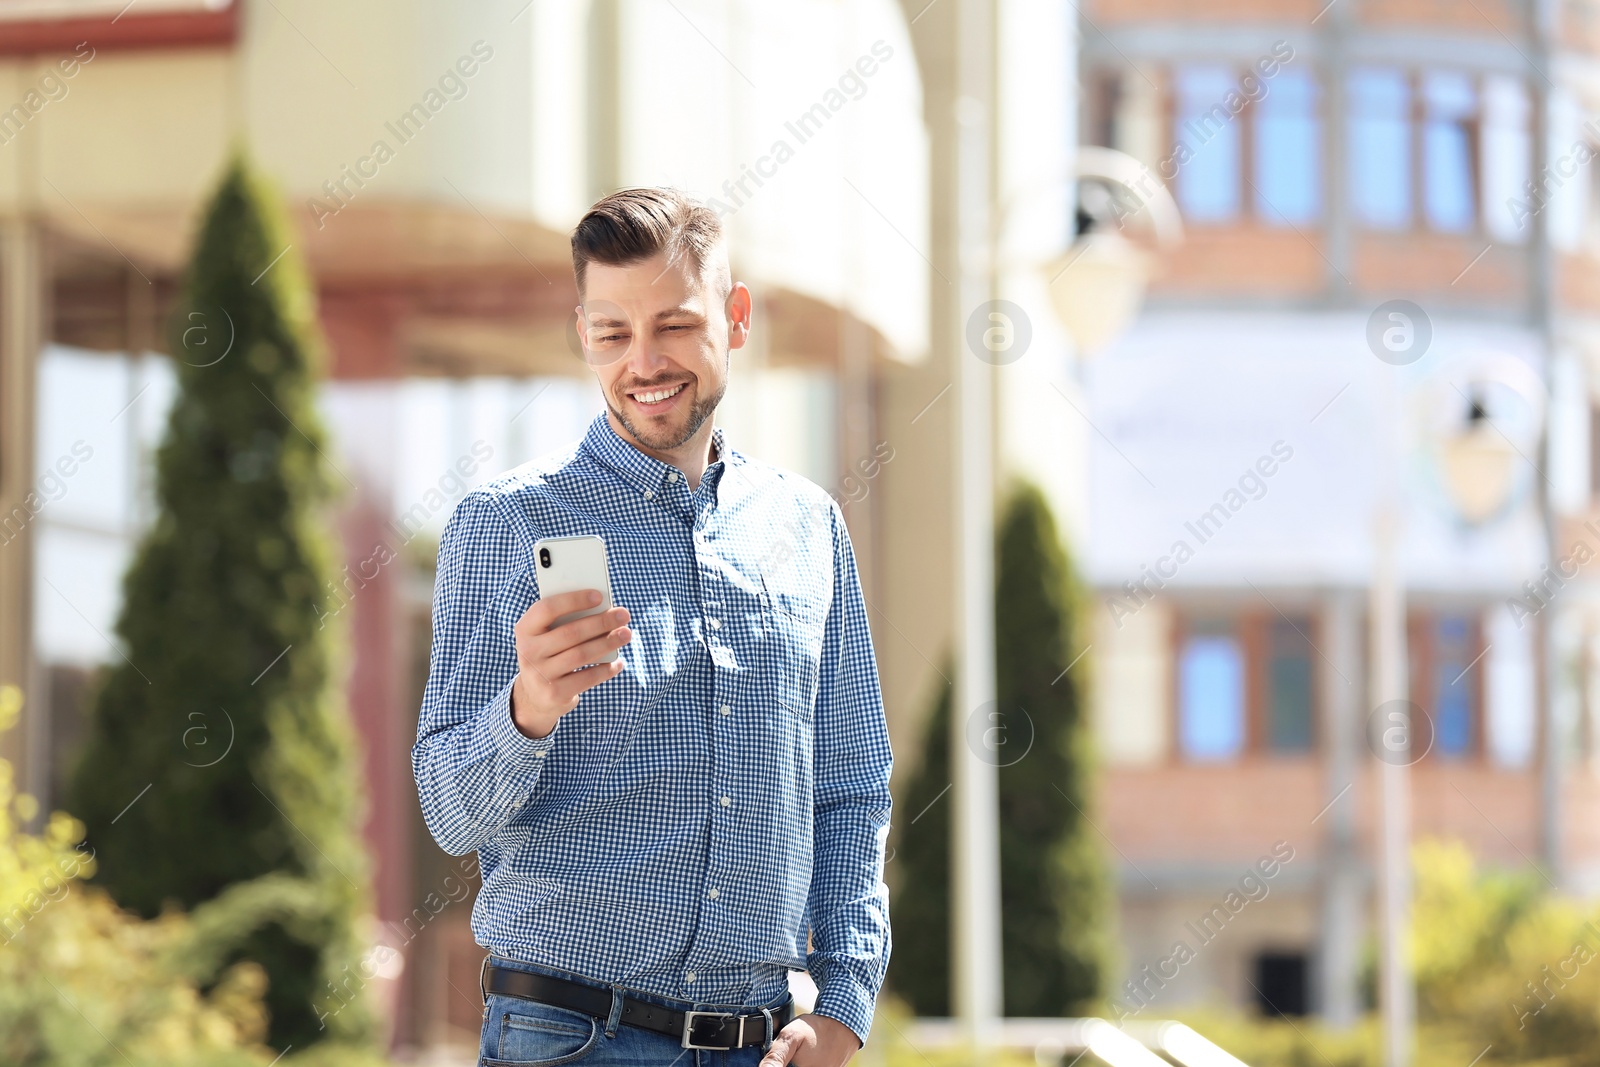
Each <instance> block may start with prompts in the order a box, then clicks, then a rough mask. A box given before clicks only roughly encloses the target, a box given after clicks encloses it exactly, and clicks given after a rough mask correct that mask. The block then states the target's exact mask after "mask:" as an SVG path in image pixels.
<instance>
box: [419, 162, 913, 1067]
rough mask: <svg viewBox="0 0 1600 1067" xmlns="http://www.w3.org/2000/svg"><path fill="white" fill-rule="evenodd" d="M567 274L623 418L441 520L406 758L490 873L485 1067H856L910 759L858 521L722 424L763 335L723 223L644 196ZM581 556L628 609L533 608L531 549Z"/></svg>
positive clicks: (636, 196)
mask: <svg viewBox="0 0 1600 1067" xmlns="http://www.w3.org/2000/svg"><path fill="white" fill-rule="evenodd" d="M572 259H573V268H574V271H575V273H576V275H577V283H578V299H579V301H580V304H579V306H578V307H577V309H576V311H577V315H578V328H579V334H580V337H581V339H582V342H583V351H584V355H585V358H586V360H587V361H588V363H589V365H590V366H591V368H592V369H593V370H594V373H595V376H596V378H597V379H598V381H599V385H600V392H601V395H602V396H603V398H604V400H605V406H606V411H605V412H604V413H603V414H602V415H600V416H599V417H597V418H596V419H595V421H594V423H593V424H592V425H591V426H590V427H589V430H588V432H587V434H586V435H585V437H584V438H583V440H582V441H581V442H579V443H578V444H576V445H575V446H574V447H573V448H572V449H571V450H570V451H568V452H566V453H565V454H563V455H561V456H559V457H556V458H554V459H552V460H548V461H536V462H534V463H530V464H527V465H525V466H523V467H520V468H518V469H516V470H514V471H511V472H510V473H508V474H505V475H502V476H501V477H499V478H498V479H496V480H494V481H491V482H489V483H488V484H486V485H484V486H482V487H480V488H478V489H476V490H474V491H473V492H471V493H470V494H468V495H467V496H466V497H465V498H464V499H463V500H462V501H461V504H460V505H459V506H458V507H457V508H456V510H455V513H454V514H453V515H452V516H451V518H450V521H449V523H448V524H447V526H446V528H445V532H444V536H443V539H442V540H441V542H440V545H439V566H438V584H437V586H436V589H435V592H434V608H433V626H434V630H433V652H432V662H431V665H430V670H429V677H428V685H427V689H426V691H425V693H424V696H423V705H422V715H421V721H420V722H419V723H418V727H417V744H416V747H415V749H414V750H413V753H412V766H413V771H414V773H415V775H416V780H417V788H418V791H419V793H420V795H421V799H422V810H423V813H424V816H425V817H426V819H427V823H428V828H429V830H430V831H431V832H432V834H433V836H434V838H435V840H437V841H438V842H439V844H440V845H441V846H442V847H443V848H444V849H445V850H446V851H447V852H450V853H452V854H453V855H464V854H465V853H466V852H468V851H470V850H472V849H476V850H477V851H478V857H479V864H480V867H481V869H482V872H483V887H482V889H481V891H480V892H479V894H478V900H477V902H476V904H475V906H474V908H473V913H472V928H473V933H474V934H475V935H476V937H477V940H478V942H479V943H480V944H481V945H483V946H484V947H486V948H487V949H488V950H489V956H488V957H487V959H486V960H485V967H484V972H483V978H482V983H481V984H482V987H483V989H482V991H483V994H484V1015H483V1037H482V1042H481V1049H480V1056H481V1059H482V1062H484V1063H542V1064H557V1063H562V1064H565V1063H572V1062H575V1061H579V1060H581V1061H582V1062H583V1064H584V1065H585V1067H590V1065H593V1067H606V1065H617V1067H621V1065H624V1064H626V1065H628V1067H635V1065H645V1064H661V1065H662V1067H667V1065H668V1064H673V1063H677V1062H678V1061H679V1059H680V1057H686V1056H687V1053H686V1052H685V1050H686V1049H689V1048H693V1049H695V1052H694V1054H693V1055H694V1058H693V1060H690V1059H687V1058H684V1060H683V1064H684V1067H691V1064H692V1065H693V1067H711V1064H712V1062H713V1061H712V1060H711V1059H710V1058H709V1057H711V1056H712V1055H715V1056H717V1057H718V1058H717V1059H716V1061H715V1062H716V1064H718V1065H719V1067H720V1065H722V1064H727V1065H730V1067H755V1065H756V1064H757V1063H758V1062H759V1063H760V1064H761V1065H762V1067H779V1065H782V1064H786V1063H790V1062H793V1063H794V1064H796V1065H797V1067H842V1065H843V1064H845V1063H846V1062H848V1061H849V1059H850V1058H851V1057H852V1056H853V1055H854V1054H855V1052H856V1051H857V1050H858V1049H859V1048H860V1047H861V1045H862V1044H863V1043H864V1042H865V1041H866V1037H867V1031H868V1028H869V1026H870V1024H871V1021H872V1012H873V1006H874V1003H875V1001H876V998H877V993H878V989H879V987H880V986H881V984H882V981H883V974H884V968H885V967H886V966H887V964H888V960H889V953H890V947H891V946H890V933H889V915H888V891H887V889H886V888H885V886H884V883H883V860H884V843H885V840H886V838H887V835H888V830H889V813H890V798H889V772H890V766H891V754H890V750H889V741H888V735H887V731H886V728H885V723H884V714H883V701H882V697H881V695H880V693H879V689H878V674H877V666H876V663H875V661H874V659H873V652H872V641H871V636H870V634H869V632H868V630H867V619H866V611H865V608H864V602H863V598H862V594H861V585H860V581H859V578H858V576H857V574H856V566H855V555H854V552H853V551H852V549H851V545H850V539H849V536H848V534H847V533H846V531H845V525H844V520H843V517H842V516H841V514H840V512H839V509H838V507H837V505H835V503H834V502H833V500H832V499H831V498H830V497H829V496H828V495H827V494H826V493H824V492H822V491H821V490H820V489H818V488H817V487H816V486H815V485H813V484H811V483H810V482H807V481H806V480H805V479H803V478H800V477H797V476H796V475H794V474H791V473H788V472H786V471H782V470H779V469H777V468H775V467H770V466H767V465H766V464H763V463H759V462H757V461H755V460H752V459H750V458H749V457H747V456H744V455H741V454H740V453H738V452H737V451H734V450H733V448H732V447H731V445H730V443H729V442H728V440H727V437H726V435H725V434H724V433H723V431H722V430H721V429H719V428H717V427H715V425H714V423H713V418H712V416H713V414H714V412H715V411H716V408H717V404H718V403H719V402H720V401H721V400H722V397H723V393H724V392H725V390H726V388H727V384H728V372H729V365H730V362H731V354H732V352H733V351H734V350H735V349H740V348H743V347H744V345H745V343H746V342H747V341H748V340H749V337H750V329H751V311H752V302H751V296H750V291H749V289H747V288H746V287H745V286H744V284H742V283H733V282H732V281H731V276H730V273H729V269H728V255H727V249H726V247H725V245H724V243H723V239H722V232H721V226H720V222H719V220H718V218H717V216H716V215H715V214H714V213H713V212H711V211H710V210H708V209H707V208H705V207H704V206H702V205H700V204H697V203H695V202H694V201H692V200H690V199H688V198H687V197H685V196H683V195H682V194H681V193H678V192H675V191H672V190H655V189H627V190H623V191H622V192H618V193H614V194H612V195H611V196H608V197H606V198H605V199H603V200H601V201H600V202H599V203H597V204H596V205H595V206H594V207H593V208H591V209H590V211H589V212H588V214H586V215H585V216H584V217H583V219H582V220H581V221H580V222H579V223H578V226H577V229H576V230H575V231H574V233H573V236H572ZM579 534H597V535H599V536H600V537H602V538H604V540H605V544H606V551H607V554H608V557H609V565H610V575H611V583H612V595H613V602H614V604H615V605H617V606H615V607H613V608H611V609H609V610H607V611H605V612H602V613H600V614H596V615H592V616H589V617H587V618H582V619H578V620H576V621H571V622H567V623H565V624H564V625H561V626H553V625H552V623H553V622H554V620H555V619H556V618H558V617H561V616H563V615H566V614H568V613H570V612H573V611H576V610H580V609H582V608H584V607H589V606H593V605H596V604H598V603H599V602H600V595H599V594H598V593H597V592H592V591H591V592H580V593H565V594H558V595H552V596H549V597H540V596H539V590H538V568H537V566H536V565H535V562H534V560H533V558H532V546H533V544H534V542H535V541H537V540H538V539H540V538H542V537H560V536H572V535H579ZM613 651H615V652H617V653H618V655H617V658H616V660H615V661H613V662H608V663H598V661H600V660H601V659H603V658H604V657H605V656H607V655H608V654H610V653H611V652H613ZM597 663H598V665H596V664H597ZM586 665H588V666H586ZM791 969H794V970H799V969H805V970H808V971H810V973H811V975H812V977H813V978H814V979H815V980H816V982H817V985H818V987H819V993H818V996H817V1003H816V1007H815V1010H814V1011H812V1012H810V1013H809V1014H802V1015H798V1016H796V1015H795V1005H794V1002H793V998H792V997H790V996H789V995H788V993H787V989H788V982H787V977H788V972H789V971H790V970H791ZM711 1050H726V1051H711Z"/></svg>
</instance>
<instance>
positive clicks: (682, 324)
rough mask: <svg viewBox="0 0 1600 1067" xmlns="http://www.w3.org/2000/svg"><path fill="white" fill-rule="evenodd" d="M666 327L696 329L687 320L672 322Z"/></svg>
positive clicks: (671, 328) (670, 328)
mask: <svg viewBox="0 0 1600 1067" xmlns="http://www.w3.org/2000/svg"><path fill="white" fill-rule="evenodd" d="M664 328H665V329H668V330H692V329H694V327H693V326H690V325H689V324H688V323H686V322H675V323H672V324H671V325H669V326H666V327H664Z"/></svg>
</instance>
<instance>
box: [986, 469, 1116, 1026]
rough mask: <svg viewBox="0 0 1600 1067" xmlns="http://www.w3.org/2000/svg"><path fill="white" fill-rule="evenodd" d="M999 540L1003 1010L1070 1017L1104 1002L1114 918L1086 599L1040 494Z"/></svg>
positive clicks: (1020, 507)
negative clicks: (1028, 742)
mask: <svg viewBox="0 0 1600 1067" xmlns="http://www.w3.org/2000/svg"><path fill="white" fill-rule="evenodd" d="M998 534H999V535H998V537H997V538H996V545H995V559H996V571H995V677H996V683H997V684H996V688H997V691H998V693H997V695H998V697H999V705H1000V708H1001V710H1002V711H1003V712H1004V713H1005V714H1004V720H1003V721H1004V722H1005V723H1006V724H1007V729H1008V732H1009V734H1010V735H1011V736H1009V737H1008V739H1007V741H1008V748H1007V751H1006V753H1005V755H1004V757H1003V758H1004V761H1006V762H1007V763H1009V765H1008V766H1002V767H1001V768H1000V917H1001V944H1002V946H1003V949H1004V952H1005V1011H1006V1014H1007V1015H1063V1014H1072V1013H1075V1012H1079V1011H1082V1010H1084V1009H1085V1008H1086V1007H1087V1006H1088V1004H1089V1002H1091V1001H1093V1000H1094V999H1096V998H1097V997H1098V996H1100V994H1101V992H1102V985H1103V982H1104V980H1105V978H1106V951H1107V946H1108V943H1109V936H1108V934H1109V930H1108V923H1109V921H1110V918H1111V914H1110V906H1109V904H1110V883H1109V880H1108V872H1107V870H1106V867H1105V863H1104V860H1103V857H1102V854H1101V851H1100V841H1099V838H1098V835H1097V834H1096V832H1095V830H1094V828H1093V826H1091V825H1090V823H1089V821H1088V819H1089V817H1090V816H1089V812H1090V810H1091V808H1092V806H1093V799H1092V798H1093V783H1092V779H1091V775H1092V767H1093V754H1092V753H1093V738H1092V736H1091V733H1090V724H1089V722H1088V718H1087V711H1086V701H1085V700H1084V694H1085V693H1086V692H1087V688H1088V687H1087V686H1086V685H1084V679H1085V677H1086V671H1087V667H1088V662H1089V660H1088V658H1087V657H1084V658H1081V659H1079V658H1078V654H1079V653H1080V652H1082V651H1083V645H1084V644H1085V642H1084V640H1083V639H1082V638H1081V637H1080V636H1079V635H1078V634H1077V632H1076V630H1077V626H1076V623H1077V620H1078V617H1079V611H1078V606H1079V597H1080V595H1081V594H1080V592H1079V590H1078V588H1077V584H1076V581H1075V579H1074V577H1073V573H1072V569H1071V568H1070V566H1069V565H1068V562H1067V557H1066V554H1065V553H1064V552H1063V550H1062V548H1061V542H1060V539H1059V537H1058V536H1057V532H1056V525H1055V521H1054V519H1052V518H1051V515H1050V507H1049V504H1047V503H1046V501H1045V499H1044V496H1043V494H1041V493H1040V492H1039V490H1038V489H1036V488H1034V487H1033V486H1030V485H1022V486H1019V487H1018V488H1017V489H1016V490H1015V491H1014V492H1013V493H1012V494H1011V497H1010V499H1009V500H1008V501H1007V504H1006V507H1005V510H1004V512H1003V514H1002V515H1001V518H1000V522H999V531H998ZM1075 659H1076V660H1077V662H1076V663H1075V664H1074V663H1073V661H1074V660H1075ZM1069 664H1072V667H1071V670H1068V665H1069ZM1030 726H1031V732H1032V747H1031V748H1030V749H1029V750H1028V752H1027V755H1026V756H1022V757H1021V758H1017V754H1016V753H1013V752H1011V751H1010V748H1009V746H1010V745H1011V744H1013V743H1015V742H1017V741H1020V740H1023V738H1020V737H1018V736H1016V735H1017V733H1018V732H1019V731H1024V730H1027V729H1028V728H1029V727H1030ZM1012 760H1015V762H1011V761H1012Z"/></svg>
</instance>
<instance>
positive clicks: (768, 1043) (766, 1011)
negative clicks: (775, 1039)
mask: <svg viewBox="0 0 1600 1067" xmlns="http://www.w3.org/2000/svg"><path fill="white" fill-rule="evenodd" d="M761 1014H762V1015H764V1016H766V1019H767V1039H766V1040H765V1041H763V1042H762V1043H761V1051H762V1052H766V1051H767V1049H769V1048H771V1047H772V1009H771V1008H762V1009H761Z"/></svg>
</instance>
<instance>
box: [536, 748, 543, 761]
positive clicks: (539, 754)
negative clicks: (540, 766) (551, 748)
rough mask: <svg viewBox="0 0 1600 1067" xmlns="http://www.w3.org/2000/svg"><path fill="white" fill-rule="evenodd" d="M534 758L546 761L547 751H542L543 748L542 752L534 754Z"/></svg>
mask: <svg viewBox="0 0 1600 1067" xmlns="http://www.w3.org/2000/svg"><path fill="white" fill-rule="evenodd" d="M534 756H535V757H536V758H538V759H544V757H545V751H544V749H542V748H541V749H540V750H539V751H537V752H535V753H534Z"/></svg>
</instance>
